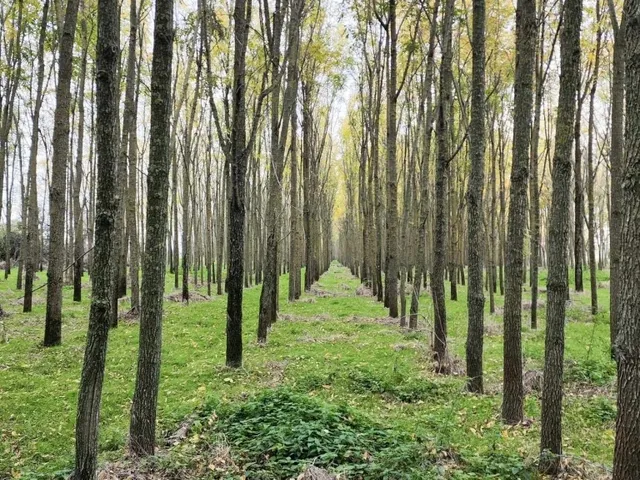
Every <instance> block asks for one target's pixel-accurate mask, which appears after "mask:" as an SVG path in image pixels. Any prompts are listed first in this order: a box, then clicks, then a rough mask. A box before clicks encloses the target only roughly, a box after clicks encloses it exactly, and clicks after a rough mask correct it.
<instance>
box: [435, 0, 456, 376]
mask: <svg viewBox="0 0 640 480" xmlns="http://www.w3.org/2000/svg"><path fill="white" fill-rule="evenodd" d="M454 3H455V2H454V0H446V2H445V9H444V18H443V23H442V62H441V66H440V72H441V73H440V86H439V91H440V102H439V104H438V119H437V124H436V129H437V132H436V138H437V139H438V143H437V158H436V177H435V182H436V185H435V186H436V188H435V225H434V233H433V270H432V272H431V294H432V297H433V312H434V325H435V326H434V334H433V336H434V338H433V347H434V354H435V355H434V356H435V361H436V369H437V370H438V372H440V373H448V371H449V368H448V365H447V311H446V306H445V289H444V274H445V260H446V258H445V257H446V251H445V250H446V247H445V244H446V236H447V210H448V208H447V184H448V181H449V163H450V161H451V158H450V149H449V141H450V127H451V126H450V122H451V121H452V119H451V118H449V110H450V102H451V86H452V82H453V71H452V68H451V63H452V58H453V56H452V52H451V49H452V29H453V9H454Z"/></svg>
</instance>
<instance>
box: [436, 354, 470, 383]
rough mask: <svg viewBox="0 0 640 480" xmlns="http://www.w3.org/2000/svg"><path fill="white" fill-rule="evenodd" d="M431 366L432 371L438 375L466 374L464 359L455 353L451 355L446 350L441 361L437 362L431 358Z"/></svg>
mask: <svg viewBox="0 0 640 480" xmlns="http://www.w3.org/2000/svg"><path fill="white" fill-rule="evenodd" d="M432 353H433V352H432ZM432 367H433V371H434V372H435V373H437V374H440V375H453V376H454V377H460V376H464V375H466V368H465V363H464V361H463V360H462V359H461V358H460V357H458V356H457V355H451V354H450V353H448V352H447V354H446V356H445V358H444V360H443V361H441V362H438V361H437V360H436V359H435V358H432Z"/></svg>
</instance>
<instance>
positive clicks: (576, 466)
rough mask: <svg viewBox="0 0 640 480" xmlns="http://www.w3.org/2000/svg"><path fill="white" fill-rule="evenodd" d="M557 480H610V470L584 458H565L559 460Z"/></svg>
mask: <svg viewBox="0 0 640 480" xmlns="http://www.w3.org/2000/svg"><path fill="white" fill-rule="evenodd" d="M560 468H561V472H560V473H559V474H558V475H557V476H556V477H555V478H556V479H558V480H610V479H611V478H612V474H611V470H610V469H609V467H606V466H605V465H602V464H599V463H594V462H590V461H589V460H586V459H584V458H580V457H573V456H565V457H563V458H562V460H561V465H560Z"/></svg>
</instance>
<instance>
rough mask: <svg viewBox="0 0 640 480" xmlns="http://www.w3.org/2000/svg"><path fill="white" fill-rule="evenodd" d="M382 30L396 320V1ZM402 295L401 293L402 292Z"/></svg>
mask: <svg viewBox="0 0 640 480" xmlns="http://www.w3.org/2000/svg"><path fill="white" fill-rule="evenodd" d="M388 15H389V17H388V20H387V23H386V26H385V28H386V30H387V35H388V42H389V66H388V74H387V256H386V259H387V261H386V270H385V280H386V282H385V283H386V285H387V291H386V299H387V302H388V306H389V316H390V317H391V318H397V317H398V178H397V177H398V173H397V165H396V164H397V159H396V148H397V145H396V142H397V135H398V133H397V129H398V126H397V120H396V108H397V104H398V93H399V92H398V91H397V90H398V88H397V77H398V46H397V44H398V29H397V26H396V0H389V5H388ZM402 294H403V295H404V293H402Z"/></svg>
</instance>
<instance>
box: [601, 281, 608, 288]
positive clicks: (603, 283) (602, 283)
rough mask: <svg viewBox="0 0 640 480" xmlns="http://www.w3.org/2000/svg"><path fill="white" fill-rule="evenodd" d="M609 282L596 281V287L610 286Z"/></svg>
mask: <svg viewBox="0 0 640 480" xmlns="http://www.w3.org/2000/svg"><path fill="white" fill-rule="evenodd" d="M610 287H611V284H610V283H609V282H606V281H603V282H598V288H610Z"/></svg>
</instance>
